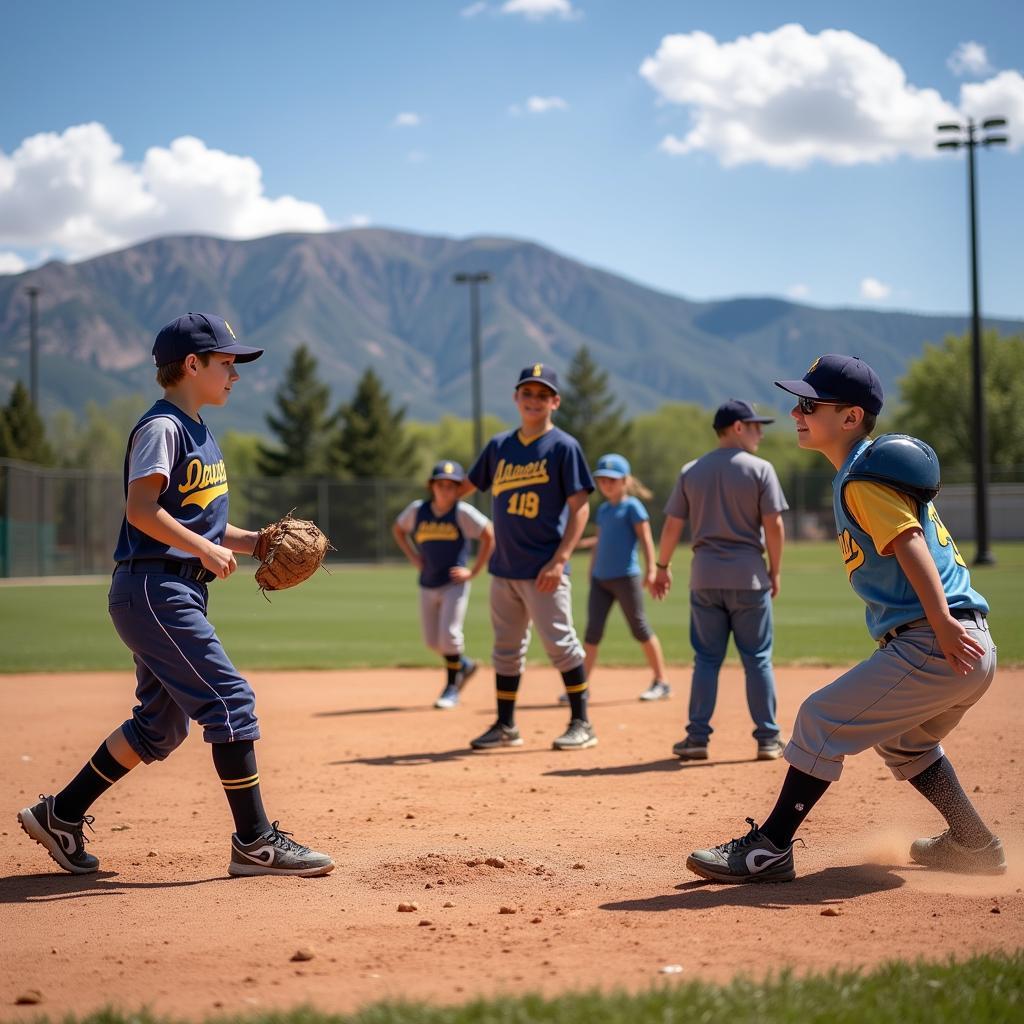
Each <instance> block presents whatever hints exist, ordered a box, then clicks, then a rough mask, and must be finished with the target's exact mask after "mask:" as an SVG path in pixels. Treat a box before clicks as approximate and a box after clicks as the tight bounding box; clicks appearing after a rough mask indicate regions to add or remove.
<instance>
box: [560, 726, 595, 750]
mask: <svg viewBox="0 0 1024 1024" xmlns="http://www.w3.org/2000/svg"><path fill="white" fill-rule="evenodd" d="M551 746H552V747H553V748H554V749H555V750H586V749H587V748H588V747H596V746H597V737H596V736H595V735H594V727H593V726H592V725H591V724H590V722H584V721H583V719H582V718H571V719H569V725H568V727H567V728H566V730H565V732H563V733H562V735H561V736H556V737H555V738H554V740H553V741H552V743H551Z"/></svg>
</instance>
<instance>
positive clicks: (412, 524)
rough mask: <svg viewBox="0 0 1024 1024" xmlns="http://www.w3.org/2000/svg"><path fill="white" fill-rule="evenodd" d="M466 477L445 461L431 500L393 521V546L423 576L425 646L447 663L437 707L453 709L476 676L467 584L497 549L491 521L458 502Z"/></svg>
mask: <svg viewBox="0 0 1024 1024" xmlns="http://www.w3.org/2000/svg"><path fill="white" fill-rule="evenodd" d="M465 479H466V474H465V472H464V471H463V469H462V466H460V465H459V464H458V463H457V462H454V461H452V460H451V459H442V460H441V461H440V462H438V463H437V465H436V466H434V469H433V471H432V472H431V474H430V479H429V480H428V481H427V489H428V490H429V492H430V498H429V499H428V500H426V501H424V500H423V499H422V498H417V499H416V500H415V501H412V502H410V503H409V504H408V505H407V506H406V507H405V508H404V509H403V510H402V511H401V512H400V513H399V515H398V517H397V518H396V519H395V522H394V524H393V525H392V527H391V533H392V535H393V536H394V538H395V543H396V544H397V545H398V546H399V547H400V548H401V549H402V553H403V554H404V555H405V557H406V558H407V559H408V560H409V562H410V564H411V565H412V566H413V568H415V569H417V570H418V571H419V583H420V624H421V626H422V628H423V642H424V643H425V644H426V645H427V647H429V648H430V649H431V650H432V651H436V652H437V653H438V654H440V655H441V657H442V658H443V659H444V664H445V685H444V689H443V690H442V691H441V696H440V697H438V698H437V700H436V701H434V707H435V708H453V707H455V706H456V705H457V704H458V703H459V694H460V693H461V691H462V688H463V687H464V686H465V685H466V683H467V682H468V681H469V678H470V676H472V675H473V673H474V672H476V669H477V664H476V662H475V661H472V660H471V659H470V658H467V657H466V655H465V653H464V650H463V648H464V643H465V641H464V638H463V632H462V624H463V622H464V621H465V619H466V609H467V608H468V607H469V581H470V580H471V579H473V577H475V576H477V575H479V573H480V571H481V569H483V567H484V566H485V565H486V564H487V559H488V557H489V556H490V553H491V549H492V548H493V547H494V530H493V529H492V528H491V521H490V520H489V519H488V518H487V516H485V515H484V514H483V513H482V512H479V511H477V510H476V509H475V508H473V506H472V505H469V504H467V503H466V502H464V501H459V485H460V484H461V483H462V482H463V480H465ZM471 540H478V541H479V542H480V547H479V548H478V550H477V555H476V561H475V562H474V564H473V568H472V569H470V568H469V567H468V566H467V564H466V563H467V561H468V556H469V542H470V541H471Z"/></svg>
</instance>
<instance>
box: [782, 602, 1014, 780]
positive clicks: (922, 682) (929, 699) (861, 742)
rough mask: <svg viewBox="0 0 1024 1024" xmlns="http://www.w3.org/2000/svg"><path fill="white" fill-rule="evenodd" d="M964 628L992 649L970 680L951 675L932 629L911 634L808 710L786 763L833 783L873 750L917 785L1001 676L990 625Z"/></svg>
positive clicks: (811, 701)
mask: <svg viewBox="0 0 1024 1024" xmlns="http://www.w3.org/2000/svg"><path fill="white" fill-rule="evenodd" d="M964 625H965V626H966V627H967V629H968V630H970V632H971V635H972V636H973V637H974V638H975V639H976V640H978V641H980V642H981V643H982V644H983V645H984V646H985V649H986V650H985V654H984V655H983V656H982V657H981V659H980V660H979V661H978V664H977V665H976V666H975V667H974V669H973V670H972V671H971V672H970V673H968V674H967V675H966V676H961V675H957V673H956V672H954V671H953V669H952V668H950V666H949V663H948V662H947V661H946V659H945V658H944V657H943V656H942V652H941V650H940V649H939V645H938V642H937V641H936V639H935V634H934V632H932V629H931V627H930V626H928V625H921V626H916V627H914V628H913V629H909V630H907V632H905V633H903V634H901V635H900V636H898V637H896V639H895V640H891V641H889V643H887V644H885V646H883V647H880V648H879V649H878V650H877V651H875V653H874V654H872V655H871V657H870V658H868V659H867V661H862V662H861V663H860V664H859V665H857V666H855V667H854V668H852V669H850V671H849V672H847V673H845V674H844V675H841V676H840V677H839V678H838V679H837V680H836V681H835V682H833V683H830V684H829V685H828V686H826V687H824V688H823V689H821V690H818V691H817V692H816V693H812V694H811V695H810V696H809V697H808V698H807V699H806V700H805V701H804V702H803V704H802V705H801V707H800V711H799V713H798V714H797V717H796V722H795V724H794V726H793V737H792V739H791V740H790V741H789V743H788V744H787V746H786V750H785V758H786V760H787V761H788V762H789V763H790V764H791V765H793V767H794V768H798V769H799V770H800V771H802V772H806V773H807V774H808V775H813V776H814V777H815V778H816V779H823V780H825V781H827V782H835V781H836V779H838V778H839V776H840V775H841V774H842V771H843V758H844V757H846V755H848V754H858V753H860V751H862V750H867V749H868V747H874V748H875V751H876V752H877V753H878V754H879V756H880V757H881V758H882V759H883V760H884V761H885V763H886V765H887V766H888V768H889V770H890V771H891V772H892V773H893V775H895V776H896V778H897V779H912V778H914V777H915V776H916V775H919V774H920V773H921V772H923V771H924V770H925V768H927V767H928V766H929V765H931V764H934V763H935V762H936V761H938V759H939V758H940V757H942V754H943V750H942V745H941V743H940V741H941V740H942V739H943V737H945V736H946V735H948V734H949V732H950V731H951V730H952V729H953V728H954V726H956V725H957V724H958V723H959V721H960V719H961V718H963V717H964V715H965V714H966V713H967V711H968V710H969V709H970V708H971V707H972V706H973V705H974V704H976V703H977V702H978V700H980V699H981V697H982V696H983V695H984V693H985V691H986V690H987V689H988V688H989V686H990V685H991V684H992V680H993V679H994V678H995V673H996V648H995V644H993V642H992V636H991V634H990V633H989V631H988V625H987V623H986V621H985V619H984V618H983V617H982V616H980V615H979V616H977V619H976V620H975V621H974V622H965V623H964Z"/></svg>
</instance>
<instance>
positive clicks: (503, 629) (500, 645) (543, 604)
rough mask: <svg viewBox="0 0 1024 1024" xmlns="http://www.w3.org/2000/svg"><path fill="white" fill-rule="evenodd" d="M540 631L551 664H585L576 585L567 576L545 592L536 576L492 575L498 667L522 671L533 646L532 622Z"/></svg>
mask: <svg viewBox="0 0 1024 1024" xmlns="http://www.w3.org/2000/svg"><path fill="white" fill-rule="evenodd" d="M531 622H532V623H533V625H534V626H535V627H536V629H537V632H538V633H539V634H540V638H541V642H542V643H543V644H544V650H545V651H547V654H548V657H549V658H550V659H551V664H552V665H554V666H555V668H557V669H558V671H559V672H569V671H571V670H572V669H574V668H578V667H579V666H580V665H582V664H583V648H582V647H581V646H580V642H579V639H578V638H577V636H576V630H575V629H574V628H573V624H572V585H571V584H570V582H569V577H568V576H563V577H562V581H561V582H560V583H559V584H558V588H557V589H556V590H554V591H553V592H552V593H550V594H542V593H541V592H540V591H539V590H538V589H537V583H536V581H535V580H510V579H506V578H505V577H504V576H492V577H491V625H492V626H493V627H494V653H493V658H492V661H493V664H494V671H495V672H496V673H497V674H498V675H501V676H517V675H521V674H522V671H523V669H524V668H525V667H526V652H527V650H528V649H529V646H530V623H531Z"/></svg>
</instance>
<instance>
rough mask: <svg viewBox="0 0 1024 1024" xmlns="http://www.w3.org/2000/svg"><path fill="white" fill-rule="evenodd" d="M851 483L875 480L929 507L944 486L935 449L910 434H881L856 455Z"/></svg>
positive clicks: (849, 477) (850, 474) (849, 478)
mask: <svg viewBox="0 0 1024 1024" xmlns="http://www.w3.org/2000/svg"><path fill="white" fill-rule="evenodd" d="M846 479H847V481H849V480H874V481H875V482H876V483H880V484H887V485H888V486H889V487H892V488H894V489H895V490H897V491H902V492H903V493H904V494H909V495H910V497H912V498H916V499H917V500H918V501H920V502H921V503H922V504H924V505H927V504H928V502H929V501H931V500H932V498H934V497H935V495H936V494H938V493H939V488H940V487H941V486H942V483H941V481H940V479H939V459H938V456H937V455H936V454H935V451H934V449H932V447H931V446H930V445H927V444H925V443H924V441H921V440H919V439H918V438H916V437H911V436H910V435H909V434H881V435H879V436H878V437H876V438H875V440H874V441H872V442H871V444H869V445H868V446H867V448H865V449H864V451H862V452H861V453H860V455H858V456H857V458H856V459H855V460H854V463H853V465H852V466H851V467H850V472H849V473H848V474H847V476H846Z"/></svg>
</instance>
